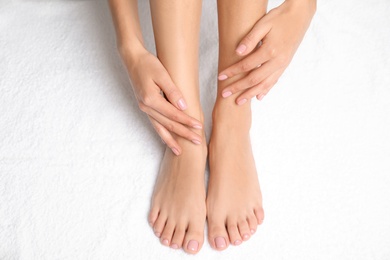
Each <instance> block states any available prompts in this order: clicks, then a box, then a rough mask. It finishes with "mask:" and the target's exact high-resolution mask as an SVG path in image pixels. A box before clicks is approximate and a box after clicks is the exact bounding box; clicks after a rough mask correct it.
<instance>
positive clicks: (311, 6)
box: [285, 0, 317, 15]
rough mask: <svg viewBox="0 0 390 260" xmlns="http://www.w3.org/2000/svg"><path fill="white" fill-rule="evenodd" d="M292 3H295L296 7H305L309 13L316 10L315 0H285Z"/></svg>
mask: <svg viewBox="0 0 390 260" xmlns="http://www.w3.org/2000/svg"><path fill="white" fill-rule="evenodd" d="M285 2H289V3H291V4H293V5H297V7H298V8H305V9H306V10H307V11H308V12H309V13H310V14H311V15H314V13H315V12H316V10H317V0H285Z"/></svg>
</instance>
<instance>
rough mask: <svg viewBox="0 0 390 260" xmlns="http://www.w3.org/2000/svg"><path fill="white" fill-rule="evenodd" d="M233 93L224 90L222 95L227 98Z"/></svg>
mask: <svg viewBox="0 0 390 260" xmlns="http://www.w3.org/2000/svg"><path fill="white" fill-rule="evenodd" d="M232 94H233V93H232V92H231V91H225V92H222V97H224V98H227V97H229V96H231V95H232Z"/></svg>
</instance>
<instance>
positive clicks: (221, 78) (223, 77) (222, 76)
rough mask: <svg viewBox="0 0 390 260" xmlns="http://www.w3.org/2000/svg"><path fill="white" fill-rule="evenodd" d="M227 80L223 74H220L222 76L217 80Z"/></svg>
mask: <svg viewBox="0 0 390 260" xmlns="http://www.w3.org/2000/svg"><path fill="white" fill-rule="evenodd" d="M227 78H228V76H226V75H225V74H222V75H219V76H218V80H225V79H227Z"/></svg>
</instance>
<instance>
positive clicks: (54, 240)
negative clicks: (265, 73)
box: [0, 0, 390, 260]
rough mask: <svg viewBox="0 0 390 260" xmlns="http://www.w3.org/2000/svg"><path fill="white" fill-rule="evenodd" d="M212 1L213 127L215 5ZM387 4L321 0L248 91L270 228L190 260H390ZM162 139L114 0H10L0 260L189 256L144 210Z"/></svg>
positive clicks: (4, 31)
mask: <svg viewBox="0 0 390 260" xmlns="http://www.w3.org/2000/svg"><path fill="white" fill-rule="evenodd" d="M141 2H142V3H141V5H140V9H141V16H142V23H143V25H144V30H145V39H146V41H147V44H148V48H149V49H150V50H153V45H154V43H153V36H152V34H151V25H150V20H149V19H150V17H149V11H148V4H147V3H146V1H141ZM278 3H280V1H271V3H270V4H271V6H275V5H277V4H278ZM203 9H204V13H203V20H202V42H201V65H200V66H201V75H200V77H201V94H202V95H201V96H202V104H203V107H204V112H205V115H206V126H207V134H209V132H210V124H211V121H210V112H211V109H212V104H213V101H214V98H215V85H216V75H217V72H216V60H217V39H218V38H217V27H216V13H215V12H216V5H215V1H214V0H204V5H203ZM389 13H390V2H389V1H388V0H372V1H363V0H344V1H338V0H326V1H319V3H318V11H317V14H316V16H315V18H314V20H313V23H312V25H311V27H310V29H309V30H308V32H307V34H306V37H305V39H304V41H303V43H302V45H301V47H300V49H299V50H298V52H297V54H296V56H295V58H294V60H293V62H292V63H291V65H290V67H289V68H288V69H287V70H286V72H285V74H284V75H283V76H282V78H281V79H280V81H279V83H278V84H277V86H276V87H274V89H273V90H272V91H271V92H270V94H269V95H268V96H267V97H265V98H264V100H263V101H261V102H257V101H255V102H253V110H254V115H253V117H254V121H253V127H252V139H253V147H254V153H255V158H256V164H257V167H258V172H259V178H260V182H261V187H262V191H263V196H264V208H265V221H264V224H263V225H262V226H261V227H260V228H259V230H258V232H257V233H256V235H255V236H254V237H252V238H251V239H250V240H249V241H248V242H245V243H244V244H243V245H241V246H239V247H233V246H231V247H229V249H228V250H226V251H224V252H216V251H213V250H212V249H211V248H210V246H209V245H208V243H207V242H205V244H204V246H203V249H202V250H201V252H200V253H199V254H198V255H197V256H194V257H192V258H193V259H355V260H357V259H364V260H367V259H380V260H388V259H390V247H389V245H390V222H389V220H390V189H389V187H390V102H389V99H390V31H389V25H390V15H389ZM162 151H163V144H162V143H161V141H160V139H159V138H158V137H157V135H156V134H155V133H154V132H153V130H152V127H151V125H150V124H149V122H148V120H147V118H146V116H144V115H143V113H142V112H140V111H138V108H137V105H136V101H135V98H134V96H133V94H132V92H131V86H130V83H129V81H128V79H127V74H126V71H125V69H124V66H123V65H122V63H121V61H120V58H119V57H118V55H117V52H116V49H115V36H114V29H113V25H112V22H111V17H110V13H109V10H108V6H107V3H106V2H105V1H76V0H74V1H66V0H63V1H49V0H47V1H43V0H41V1H39V0H25V1H22V0H20V1H8V0H0V259H182V258H183V257H187V258H190V256H188V255H187V254H185V253H184V252H183V251H174V250H171V249H169V248H166V247H164V246H162V245H160V243H159V240H158V239H157V238H156V237H155V236H154V234H153V232H152V231H151V229H150V228H149V226H148V223H147V220H146V217H147V213H148V209H149V203H150V197H151V192H152V189H153V183H154V180H155V177H156V173H157V171H158V167H159V163H160V159H161V155H162Z"/></svg>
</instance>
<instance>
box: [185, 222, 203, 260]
mask: <svg viewBox="0 0 390 260" xmlns="http://www.w3.org/2000/svg"><path fill="white" fill-rule="evenodd" d="M203 241H204V224H201V223H199V224H190V225H189V226H188V229H187V232H186V234H185V237H184V243H183V249H184V251H186V252H187V253H189V254H196V253H198V252H199V250H200V249H201V248H202V245H203Z"/></svg>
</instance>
